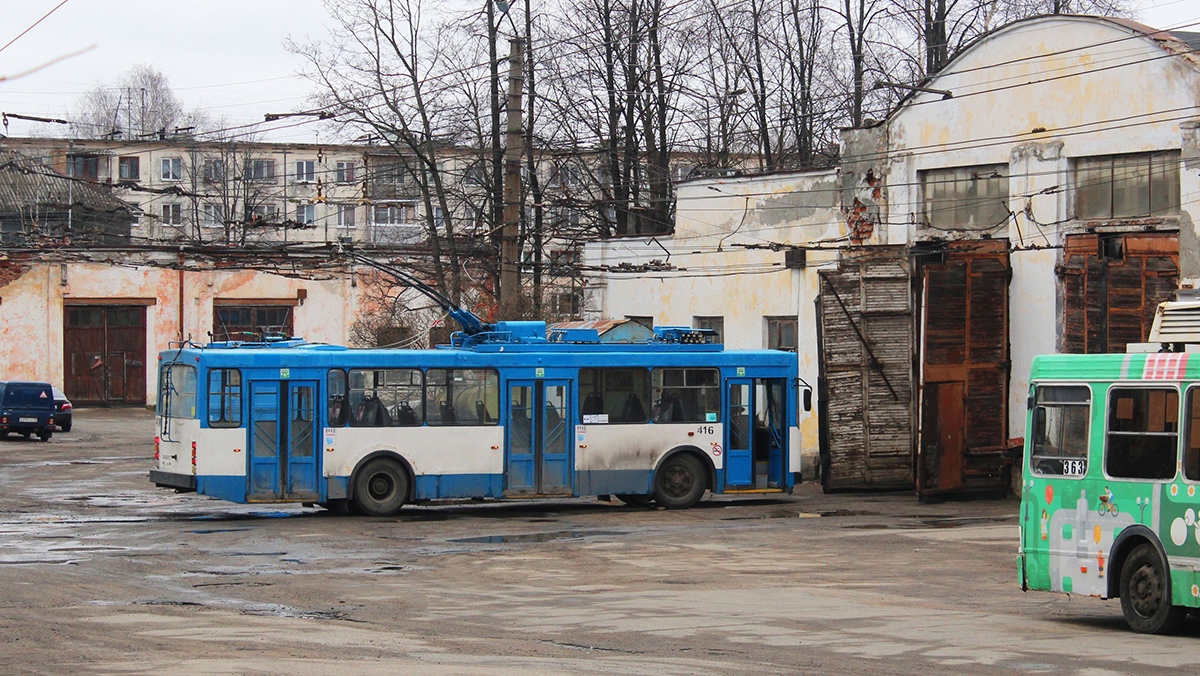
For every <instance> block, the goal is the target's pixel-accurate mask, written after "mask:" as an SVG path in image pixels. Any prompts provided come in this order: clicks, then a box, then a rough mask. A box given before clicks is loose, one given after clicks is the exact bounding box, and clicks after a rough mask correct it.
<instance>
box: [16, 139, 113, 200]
mask: <svg viewBox="0 0 1200 676" xmlns="http://www.w3.org/2000/svg"><path fill="white" fill-rule="evenodd" d="M31 206H42V207H57V208H60V209H65V208H67V207H68V206H75V207H83V208H84V209H89V210H91V211H97V212H115V211H125V212H128V211H129V205H127V204H125V203H124V202H122V201H121V200H119V199H117V198H116V197H113V196H112V195H111V194H110V193H109V192H108V191H107V190H105V189H104V188H103V187H101V186H98V185H95V184H92V183H89V182H87V181H80V180H76V179H73V178H70V177H67V176H63V175H62V174H59V173H58V172H56V171H54V170H53V169H51V168H50V167H47V166H44V165H42V164H39V163H37V162H34V161H33V160H31V159H29V158H27V157H25V156H23V155H21V154H20V153H17V152H14V151H11V150H2V149H0V211H5V212H8V211H21V210H27V209H28V208H29V207H31Z"/></svg>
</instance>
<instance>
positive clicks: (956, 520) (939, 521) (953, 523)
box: [842, 516, 1016, 530]
mask: <svg viewBox="0 0 1200 676" xmlns="http://www.w3.org/2000/svg"><path fill="white" fill-rule="evenodd" d="M1015 521H1016V517H1012V516H973V517H960V516H946V517H934V518H923V519H919V520H917V521H915V522H894V523H857V524H849V525H846V526H842V528H849V529H854V530H918V529H922V528H959V527H960V526H982V525H987V524H993V523H1012V522H1015Z"/></svg>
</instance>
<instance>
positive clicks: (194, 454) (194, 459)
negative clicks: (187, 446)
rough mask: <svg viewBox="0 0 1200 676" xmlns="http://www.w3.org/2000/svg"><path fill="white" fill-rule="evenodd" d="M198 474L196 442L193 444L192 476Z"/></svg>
mask: <svg viewBox="0 0 1200 676" xmlns="http://www.w3.org/2000/svg"><path fill="white" fill-rule="evenodd" d="M195 473H196V442H194V441H193V442H192V474H195Z"/></svg>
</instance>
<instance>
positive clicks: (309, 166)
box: [296, 160, 317, 183]
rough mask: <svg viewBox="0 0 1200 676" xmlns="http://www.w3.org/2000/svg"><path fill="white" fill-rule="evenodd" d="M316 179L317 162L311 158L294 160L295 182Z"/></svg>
mask: <svg viewBox="0 0 1200 676" xmlns="http://www.w3.org/2000/svg"><path fill="white" fill-rule="evenodd" d="M316 180H317V163H316V162H315V161H313V160H296V182H297V183H312V182H314V181H316Z"/></svg>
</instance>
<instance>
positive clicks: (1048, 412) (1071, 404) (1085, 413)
mask: <svg viewBox="0 0 1200 676" xmlns="http://www.w3.org/2000/svg"><path fill="white" fill-rule="evenodd" d="M1091 401H1092V393H1091V390H1090V389H1088V388H1087V386H1085V385H1048V386H1042V387H1038V388H1037V392H1036V394H1035V405H1034V408H1033V430H1032V431H1033V443H1032V444H1031V445H1030V457H1029V462H1030V467H1031V468H1032V470H1033V473H1034V474H1049V475H1059V476H1064V475H1065V476H1083V475H1084V474H1087V461H1088V454H1087V451H1088V421H1089V418H1090V415H1091Z"/></svg>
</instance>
